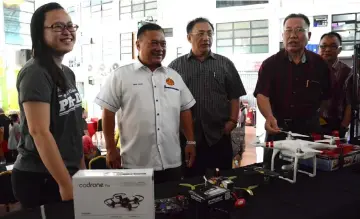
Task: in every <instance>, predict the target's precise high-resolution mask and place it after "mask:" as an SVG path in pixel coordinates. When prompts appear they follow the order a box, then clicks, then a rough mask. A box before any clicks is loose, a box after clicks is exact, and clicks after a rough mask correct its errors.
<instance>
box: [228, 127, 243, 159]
mask: <svg viewBox="0 0 360 219" xmlns="http://www.w3.org/2000/svg"><path fill="white" fill-rule="evenodd" d="M231 142H232V149H233V156H234V157H235V156H236V155H237V154H239V153H240V154H241V155H242V154H243V153H244V151H245V125H244V126H238V127H236V128H235V129H234V130H232V132H231Z"/></svg>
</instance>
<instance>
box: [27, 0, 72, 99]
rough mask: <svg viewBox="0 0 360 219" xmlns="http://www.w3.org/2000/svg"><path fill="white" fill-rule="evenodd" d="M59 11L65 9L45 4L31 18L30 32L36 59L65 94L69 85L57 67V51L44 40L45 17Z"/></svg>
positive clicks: (57, 5) (52, 4)
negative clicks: (55, 56)
mask: <svg viewBox="0 0 360 219" xmlns="http://www.w3.org/2000/svg"><path fill="white" fill-rule="evenodd" d="M59 9H60V10H61V9H64V8H63V7H62V6H61V5H60V4H58V3H55V2H52V3H48V4H45V5H43V6H41V7H39V8H38V9H36V11H35V12H34V14H33V16H32V18H31V24H30V31H31V41H32V52H33V57H34V59H35V60H37V61H38V62H39V64H40V65H41V66H43V67H44V68H45V69H46V70H47V71H48V72H49V74H50V76H51V78H52V79H53V81H54V83H55V84H56V86H57V87H59V88H60V89H61V90H62V91H64V92H65V91H66V90H67V88H68V85H67V83H66V79H65V75H64V72H63V71H62V70H61V69H60V68H59V67H58V66H57V65H56V63H55V61H54V59H53V55H54V53H55V51H54V50H53V49H52V48H50V47H49V46H48V45H47V44H46V43H45V39H44V29H45V28H44V23H45V15H46V13H47V12H49V11H53V10H59ZM35 80H36V79H35Z"/></svg>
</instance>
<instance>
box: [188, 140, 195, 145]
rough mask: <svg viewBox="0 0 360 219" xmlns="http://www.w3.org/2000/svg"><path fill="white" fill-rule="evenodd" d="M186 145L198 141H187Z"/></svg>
mask: <svg viewBox="0 0 360 219" xmlns="http://www.w3.org/2000/svg"><path fill="white" fill-rule="evenodd" d="M186 145H196V141H186Z"/></svg>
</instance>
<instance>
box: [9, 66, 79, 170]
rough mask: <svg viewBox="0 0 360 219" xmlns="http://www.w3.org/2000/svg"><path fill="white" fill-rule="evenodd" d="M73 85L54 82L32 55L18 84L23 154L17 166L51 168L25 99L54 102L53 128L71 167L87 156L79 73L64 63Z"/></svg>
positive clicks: (68, 79)
mask: <svg viewBox="0 0 360 219" xmlns="http://www.w3.org/2000/svg"><path fill="white" fill-rule="evenodd" d="M63 69H64V75H65V77H66V79H67V83H68V87H69V89H68V90H67V91H66V92H62V91H61V90H60V89H59V88H58V87H57V86H56V85H55V83H54V82H53V80H52V78H51V76H50V74H49V73H48V72H47V70H46V69H45V68H43V67H42V66H40V65H39V63H38V62H37V60H34V59H30V60H29V61H28V62H27V63H26V64H25V66H24V67H23V68H22V69H21V70H20V72H19V75H18V78H17V83H16V87H17V90H18V92H19V106H20V114H21V116H20V118H21V121H20V134H21V138H20V142H19V147H18V151H19V156H18V157H17V160H16V162H15V166H14V168H16V169H19V170H22V171H31V172H47V169H46V167H45V166H44V164H43V162H42V160H41V158H40V156H39V153H38V151H37V149H36V146H35V143H34V140H33V138H32V136H31V135H30V133H29V128H28V125H27V120H26V116H25V113H24V107H23V103H24V102H29V101H33V102H45V103H49V104H50V132H51V133H52V135H53V136H54V139H55V141H56V144H57V146H58V148H59V151H60V154H61V157H62V159H63V161H64V163H65V165H66V167H67V168H68V169H72V170H73V169H76V168H78V167H79V165H80V161H81V158H82V156H83V147H82V135H83V121H82V106H81V103H82V101H81V97H80V94H79V92H78V90H77V89H76V86H75V75H74V72H72V71H71V69H70V68H68V67H66V66H63Z"/></svg>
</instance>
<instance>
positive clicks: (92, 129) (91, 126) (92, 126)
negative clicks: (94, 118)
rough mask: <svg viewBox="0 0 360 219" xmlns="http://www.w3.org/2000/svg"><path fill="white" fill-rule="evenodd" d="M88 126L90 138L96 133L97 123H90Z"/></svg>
mask: <svg viewBox="0 0 360 219" xmlns="http://www.w3.org/2000/svg"><path fill="white" fill-rule="evenodd" d="M87 126H88V132H89V135H90V137H92V136H93V135H94V134H95V132H96V124H95V122H88V123H87Z"/></svg>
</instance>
